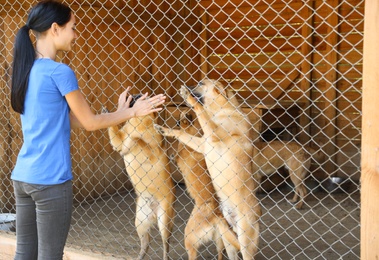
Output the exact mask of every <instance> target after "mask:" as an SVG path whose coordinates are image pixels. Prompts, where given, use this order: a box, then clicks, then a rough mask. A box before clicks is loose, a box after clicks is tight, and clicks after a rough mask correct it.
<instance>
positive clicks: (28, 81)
mask: <svg viewBox="0 0 379 260" xmlns="http://www.w3.org/2000/svg"><path fill="white" fill-rule="evenodd" d="M30 30H32V31H33V33H34V34H35V36H36V46H35V47H34V46H33V44H32V42H31V39H30V37H29V31H30ZM76 37H77V35H76V32H75V16H74V15H73V13H72V12H71V10H70V8H69V7H67V6H66V5H64V4H61V3H58V2H55V1H42V2H39V3H38V4H37V5H36V6H34V7H33V8H32V9H31V11H30V13H29V15H28V19H27V22H26V25H25V26H23V27H22V28H21V29H20V30H19V31H18V33H17V35H16V40H15V46H14V61H13V72H12V73H13V74H12V85H11V105H12V108H13V109H14V111H16V112H18V113H20V114H21V123H22V132H23V138H24V143H23V145H22V148H21V150H20V153H19V155H18V158H17V162H16V165H15V168H14V170H13V172H12V180H13V184H14V190H15V196H16V215H17V219H16V231H17V235H16V237H17V249H16V256H15V259H22V260H25V259H62V257H63V249H64V245H65V243H66V239H67V235H68V231H69V228H70V221H71V211H72V172H71V157H70V130H71V129H72V128H75V127H83V128H84V129H86V130H88V131H94V130H97V129H102V128H107V127H109V126H112V125H116V124H119V123H122V122H124V121H126V120H128V119H130V118H132V117H135V116H144V115H147V114H150V113H153V112H156V111H160V110H161V109H162V108H158V107H159V106H161V105H162V104H163V103H164V101H165V96H163V95H157V96H154V97H152V98H148V97H147V93H146V94H145V95H143V96H142V97H141V98H140V99H138V101H137V102H136V103H135V104H134V106H133V107H132V108H129V104H130V101H131V98H132V97H131V96H130V95H129V97H128V98H126V96H127V95H128V91H129V88H128V89H127V90H126V91H125V92H123V93H122V94H121V95H120V97H119V100H118V109H117V111H116V112H114V113H109V114H93V112H92V111H91V109H90V106H89V104H88V103H87V101H86V99H85V97H84V96H83V94H82V93H81V92H80V90H79V88H78V81H77V79H76V77H75V74H74V72H73V71H72V70H71V69H70V68H69V67H68V66H67V65H65V64H62V63H58V62H56V61H55V58H56V55H57V52H58V51H70V50H71V47H72V44H73V42H74V39H75V38H76Z"/></svg>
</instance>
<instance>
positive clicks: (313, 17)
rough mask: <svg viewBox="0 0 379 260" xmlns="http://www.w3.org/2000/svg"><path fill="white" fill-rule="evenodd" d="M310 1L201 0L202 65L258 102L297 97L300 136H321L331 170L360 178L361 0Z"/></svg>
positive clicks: (279, 103)
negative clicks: (203, 25)
mask: <svg viewBox="0 0 379 260" xmlns="http://www.w3.org/2000/svg"><path fill="white" fill-rule="evenodd" d="M305 2H306V3H305ZM305 2H304V1H300V0H295V1H277V0H271V1H251V2H248V1H242V0H221V1H217V3H216V2H214V1H200V4H201V6H202V10H201V11H200V13H202V20H203V23H204V24H206V33H204V34H203V35H204V36H203V39H204V42H206V45H205V46H203V47H202V49H203V53H204V60H203V63H206V66H203V68H204V70H203V72H204V74H206V75H207V76H208V77H210V78H216V79H221V80H222V81H223V82H224V83H225V84H228V86H230V88H231V89H233V90H234V91H235V92H236V93H237V95H239V97H240V98H241V100H244V101H245V102H247V103H249V104H251V106H253V107H254V106H256V105H257V104H259V105H263V106H267V107H272V106H276V107H282V108H283V110H284V112H282V113H284V114H285V113H286V112H285V111H287V109H288V107H289V106H291V105H296V106H297V107H298V108H299V114H297V115H296V114H293V116H295V117H296V120H295V119H293V120H292V121H293V122H295V121H296V123H297V124H298V125H299V130H298V135H297V136H296V138H297V139H298V140H300V141H301V142H303V143H305V142H309V141H311V143H316V144H319V145H320V144H321V146H322V149H323V150H324V151H325V152H326V153H327V154H328V157H329V161H328V162H327V164H326V166H325V167H326V171H327V173H328V174H336V175H348V176H352V177H353V178H355V179H358V178H359V168H358V167H357V166H358V165H360V149H359V147H360V143H361V114H362V113H361V106H362V99H361V94H362V93H361V89H362V53H363V14H364V2H363V1H359V0H344V1H342V0H331V1H323V0H313V1H305ZM263 114H264V115H265V114H266V115H270V111H269V110H265V112H264V113H263ZM275 120H278V118H276V119H275ZM293 122H291V121H288V120H287V121H284V122H283V126H286V125H287V124H292V123H293ZM266 123H267V124H272V122H266Z"/></svg>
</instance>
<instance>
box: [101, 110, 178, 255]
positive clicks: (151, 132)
mask: <svg viewBox="0 0 379 260" xmlns="http://www.w3.org/2000/svg"><path fill="white" fill-rule="evenodd" d="M132 105H133V104H131V105H130V107H131V106H132ZM154 121H155V115H152V114H151V115H147V116H143V117H134V118H131V119H130V120H129V121H127V122H126V123H125V125H124V126H123V127H122V128H121V129H119V128H118V127H117V126H112V127H110V128H108V134H109V138H110V142H111V144H112V146H113V149H114V150H116V151H118V152H119V153H120V154H121V155H122V156H123V158H124V163H125V167H126V171H127V173H128V174H129V176H130V179H131V182H132V184H133V186H134V190H135V192H136V195H137V202H136V206H137V208H136V219H135V226H136V229H137V233H138V236H139V238H140V241H141V251H140V253H139V256H138V259H143V258H144V256H145V255H146V253H147V251H148V249H149V243H150V230H151V228H152V226H153V225H155V224H158V228H159V231H160V234H161V237H162V241H163V250H164V255H163V259H169V256H168V253H169V239H170V237H171V232H172V227H173V220H174V214H175V212H174V202H175V190H174V182H173V180H172V179H171V176H170V173H169V169H168V167H169V159H168V157H167V155H166V153H165V152H164V151H163V149H162V141H163V137H162V135H160V134H158V133H157V132H156V131H155V129H154V127H153V125H154Z"/></svg>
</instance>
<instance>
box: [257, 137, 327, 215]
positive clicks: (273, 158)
mask: <svg viewBox="0 0 379 260" xmlns="http://www.w3.org/2000/svg"><path fill="white" fill-rule="evenodd" d="M253 145H254V146H255V147H256V149H257V152H256V153H255V154H254V156H253V163H254V164H255V165H256V167H257V168H258V169H259V170H258V171H257V172H256V175H255V176H254V177H255V178H256V179H257V181H258V183H260V181H261V179H262V177H263V176H270V175H271V174H273V173H274V172H276V171H277V170H278V169H279V168H281V167H284V168H286V169H287V170H288V173H289V177H290V179H291V181H292V183H293V184H294V187H295V193H294V196H293V198H292V200H291V201H290V202H291V203H293V204H295V207H296V208H297V209H301V208H302V207H303V204H304V200H305V197H306V195H307V189H306V188H305V185H304V180H305V177H306V176H307V175H308V173H309V169H310V167H311V160H312V159H313V160H315V161H316V162H319V163H322V161H323V159H324V155H323V153H322V152H321V151H319V152H317V151H316V150H315V149H313V148H311V147H310V146H302V145H300V144H299V143H297V142H296V141H287V142H286V141H270V142H255V143H254V144H253Z"/></svg>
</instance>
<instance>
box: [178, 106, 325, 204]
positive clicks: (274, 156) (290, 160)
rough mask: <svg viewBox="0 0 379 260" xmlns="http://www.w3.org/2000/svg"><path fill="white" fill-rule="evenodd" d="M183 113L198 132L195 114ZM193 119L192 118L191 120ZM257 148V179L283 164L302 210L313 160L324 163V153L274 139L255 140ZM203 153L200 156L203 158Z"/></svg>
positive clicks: (199, 158)
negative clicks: (305, 182)
mask: <svg viewBox="0 0 379 260" xmlns="http://www.w3.org/2000/svg"><path fill="white" fill-rule="evenodd" d="M183 113H184V114H183V115H182V117H183V118H186V119H187V120H186V121H187V122H188V124H189V125H186V128H185V129H186V131H187V132H188V133H192V134H193V135H195V134H196V133H200V132H201V127H200V126H199V125H198V121H197V120H196V116H195V117H192V116H191V114H189V113H190V112H187V111H184V112H183ZM190 119H192V121H190ZM253 145H254V146H255V148H256V150H255V153H254V155H253V156H252V157H253V162H254V164H255V166H256V169H258V171H256V172H254V174H255V177H256V179H257V180H258V182H260V181H261V179H262V177H263V176H267V177H268V176H270V175H271V174H273V173H275V172H276V171H277V170H278V169H279V168H281V167H284V168H286V169H287V170H288V173H289V177H290V179H291V181H292V183H293V184H294V186H295V194H294V196H293V199H292V200H291V203H296V208H297V209H301V208H302V206H303V204H304V199H305V197H306V195H307V189H306V188H305V185H304V179H305V177H306V176H307V175H308V173H309V170H310V167H311V160H312V159H313V160H314V161H316V162H318V163H322V162H323V159H324V155H323V153H322V152H320V151H319V152H317V151H316V150H315V149H313V148H311V147H310V146H304V145H301V144H299V143H297V142H295V141H271V142H255V143H253ZM202 156H203V155H197V157H196V158H198V160H199V161H200V160H201V159H202Z"/></svg>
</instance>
